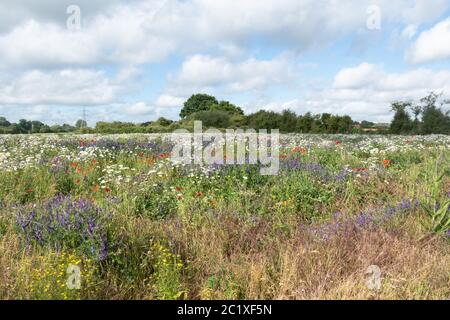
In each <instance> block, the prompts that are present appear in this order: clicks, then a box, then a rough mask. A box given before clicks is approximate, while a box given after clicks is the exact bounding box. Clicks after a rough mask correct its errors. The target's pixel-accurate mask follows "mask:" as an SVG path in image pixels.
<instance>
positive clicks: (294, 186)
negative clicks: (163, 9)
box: [0, 134, 450, 299]
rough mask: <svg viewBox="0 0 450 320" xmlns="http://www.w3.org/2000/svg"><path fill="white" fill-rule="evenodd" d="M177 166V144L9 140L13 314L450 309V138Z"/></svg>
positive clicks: (310, 145)
mask: <svg viewBox="0 0 450 320" xmlns="http://www.w3.org/2000/svg"><path fill="white" fill-rule="evenodd" d="M280 142H281V150H280V168H279V172H278V174H277V175H273V176H263V175H261V174H260V170H259V165H250V164H247V165H212V166H206V165H203V166H200V165H197V166H194V165H180V164H177V165H175V164H174V163H172V162H171V161H170V156H171V155H170V152H171V144H170V143H169V141H168V140H167V136H165V135H164V134H154V135H144V134H135V135H131V134H130V135H16V136H9V135H5V136H1V137H0V253H1V254H0V299H448V298H450V137H449V136H439V135H436V136H413V137H411V136H376V135H373V136H368V135H366V136H364V135H300V134H296V135H281V137H280Z"/></svg>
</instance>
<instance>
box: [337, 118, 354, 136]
mask: <svg viewBox="0 0 450 320" xmlns="http://www.w3.org/2000/svg"><path fill="white" fill-rule="evenodd" d="M337 118H338V130H337V133H350V132H351V131H352V129H353V120H352V118H351V117H350V116H343V117H337Z"/></svg>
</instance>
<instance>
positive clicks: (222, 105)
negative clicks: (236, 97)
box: [209, 101, 244, 115]
mask: <svg viewBox="0 0 450 320" xmlns="http://www.w3.org/2000/svg"><path fill="white" fill-rule="evenodd" d="M209 110H220V111H226V112H228V113H230V114H240V115H244V111H243V110H242V109H241V108H240V107H238V106H235V105H234V104H232V103H230V102H228V101H220V102H219V103H214V104H210V105H209Z"/></svg>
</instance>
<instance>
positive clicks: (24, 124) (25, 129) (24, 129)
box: [18, 119, 32, 133]
mask: <svg viewBox="0 0 450 320" xmlns="http://www.w3.org/2000/svg"><path fill="white" fill-rule="evenodd" d="M18 126H19V130H20V132H21V133H30V132H31V126H32V124H31V121H27V120H25V119H20V120H19V123H18Z"/></svg>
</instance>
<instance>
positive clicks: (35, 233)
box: [16, 196, 111, 260]
mask: <svg viewBox="0 0 450 320" xmlns="http://www.w3.org/2000/svg"><path fill="white" fill-rule="evenodd" d="M110 220H111V213H110V212H108V211H106V210H104V209H102V208H100V207H98V206H97V205H95V204H94V203H93V202H91V201H90V200H87V199H75V200H73V199H71V198H70V196H57V197H55V198H52V199H49V200H48V201H47V202H46V203H45V204H42V205H40V206H38V207H36V208H33V210H32V211H31V212H27V211H24V209H23V208H18V209H17V213H16V225H17V226H18V229H19V231H20V233H22V234H23V235H24V237H23V238H24V239H28V240H27V243H29V244H32V243H37V244H39V245H49V246H51V247H53V248H54V247H57V248H69V249H75V250H81V251H82V252H84V253H85V254H88V255H90V256H91V257H92V252H91V251H92V250H91V249H90V248H91V247H92V246H93V247H97V248H101V250H100V251H99V252H96V253H95V255H94V256H93V258H98V259H100V258H101V259H103V260H104V259H106V255H107V248H108V242H107V239H108V238H107V234H108V228H109V222H110Z"/></svg>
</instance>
